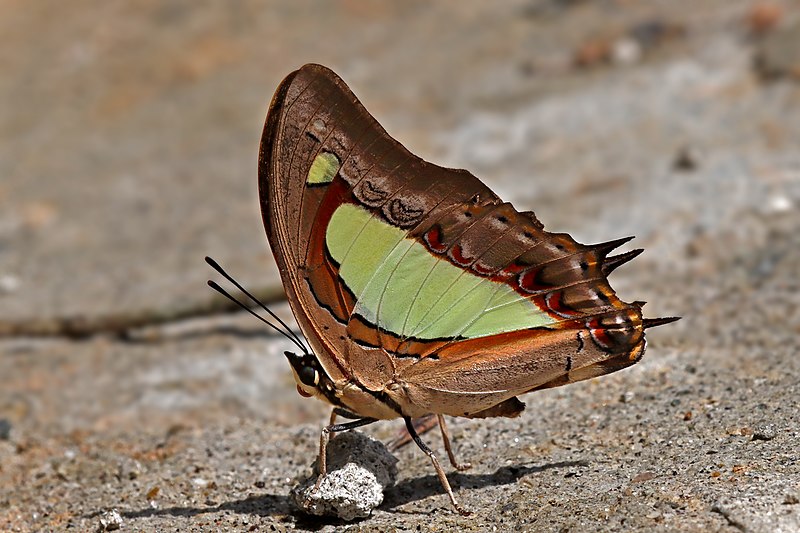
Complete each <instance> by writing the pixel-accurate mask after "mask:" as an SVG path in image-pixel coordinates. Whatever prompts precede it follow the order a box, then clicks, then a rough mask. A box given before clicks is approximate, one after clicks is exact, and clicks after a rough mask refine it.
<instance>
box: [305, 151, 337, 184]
mask: <svg viewBox="0 0 800 533" xmlns="http://www.w3.org/2000/svg"><path fill="white" fill-rule="evenodd" d="M340 165H341V163H339V159H338V158H337V157H336V156H335V155H334V154H332V153H330V152H321V153H320V154H319V155H318V156H317V157H315V158H314V162H313V163H311V168H310V169H309V170H308V177H307V178H306V183H308V184H309V185H320V184H323V183H330V182H331V181H333V178H334V176H336V173H337V172H339V166H340Z"/></svg>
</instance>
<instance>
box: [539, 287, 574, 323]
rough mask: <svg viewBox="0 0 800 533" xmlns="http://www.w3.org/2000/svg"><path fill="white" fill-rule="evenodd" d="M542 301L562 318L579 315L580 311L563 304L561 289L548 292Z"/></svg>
mask: <svg viewBox="0 0 800 533" xmlns="http://www.w3.org/2000/svg"><path fill="white" fill-rule="evenodd" d="M544 302H545V304H546V305H547V308H548V309H549V310H550V311H552V312H553V313H555V314H556V315H558V316H560V317H562V318H574V317H576V316H580V315H581V312H580V311H576V310H574V309H572V308H570V307H567V306H566V305H564V292H563V291H554V292H551V293H548V294H547V296H545V298H544Z"/></svg>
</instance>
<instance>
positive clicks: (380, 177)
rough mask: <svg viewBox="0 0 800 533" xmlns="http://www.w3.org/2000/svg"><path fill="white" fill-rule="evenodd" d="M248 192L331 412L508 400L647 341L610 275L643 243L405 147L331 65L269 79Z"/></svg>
mask: <svg viewBox="0 0 800 533" xmlns="http://www.w3.org/2000/svg"><path fill="white" fill-rule="evenodd" d="M259 194H260V201H261V211H262V215H263V219H264V225H265V228H266V231H267V236H268V238H269V242H270V245H271V247H272V250H273V253H274V255H275V259H276V262H277V264H278V268H279V270H280V273H281V278H282V280H283V283H284V287H285V289H286V293H287V296H288V300H289V303H290V305H291V308H292V311H293V312H294V315H295V318H296V319H297V323H298V325H299V327H300V329H301V330H302V332H303V334H304V335H305V337H306V339H307V340H308V343H309V345H310V347H311V352H312V353H311V354H307V355H308V356H312V355H313V357H314V360H313V361H311V362H308V363H307V364H306V363H302V361H301V359H302V358H301V359H296V358H297V357H301V356H294V357H295V359H293V358H292V357H291V356H290V355H287V356H289V357H290V362H291V363H292V366H293V369H294V371H295V377H296V379H297V381H298V391H300V392H301V394H303V395H304V396H316V397H318V398H320V399H323V400H325V401H327V402H328V403H330V404H332V405H333V406H334V407H335V408H336V409H339V410H340V411H339V412H342V413H348V414H352V415H353V416H357V417H363V419H391V418H399V417H401V418H404V419H405V420H406V422H407V424H408V423H409V420H410V419H412V418H417V417H422V416H425V415H432V414H436V415H451V416H462V417H489V416H517V415H518V414H519V413H520V412H521V411H522V409H523V407H524V405H523V404H522V402H520V401H519V400H518V399H517V396H519V395H522V394H525V393H527V392H531V391H533V390H537V389H542V388H548V387H553V386H559V385H564V384H568V383H572V382H575V381H580V380H583V379H588V378H591V377H595V376H599V375H602V374H606V373H609V372H613V371H616V370H619V369H622V368H625V367H627V366H630V365H632V364H634V363H635V362H637V361H638V360H639V359H640V358H641V356H642V354H643V352H644V348H645V340H644V328H645V327H648V323H647V320H646V319H643V318H642V312H641V304H640V303H625V302H622V301H621V300H620V299H619V298H617V296H616V294H615V293H614V291H613V289H612V288H611V287H610V285H609V284H608V279H607V274H608V273H609V272H610V271H611V270H613V268H616V266H618V265H619V264H622V263H624V262H626V261H628V260H629V259H632V258H633V257H634V256H635V255H638V253H639V251H640V250H636V251H633V252H629V253H627V254H622V255H619V256H614V257H609V256H608V254H609V252H611V250H613V249H614V248H616V247H617V246H619V245H621V244H623V243H624V242H627V240H628V239H621V240H618V241H612V242H609V243H604V244H599V245H583V244H580V243H578V242H576V241H575V240H574V239H572V237H570V236H569V235H567V234H564V233H550V232H547V231H545V230H544V228H543V226H542V224H541V223H540V222H539V221H538V219H537V218H536V216H535V215H534V214H533V213H532V212H519V211H517V210H516V209H515V208H514V207H513V206H512V205H511V204H509V203H504V202H503V201H502V200H500V198H498V197H497V196H496V195H495V194H494V193H493V192H492V191H491V190H490V189H489V188H488V187H487V186H486V185H484V184H483V183H482V182H481V181H480V180H479V179H478V178H476V177H475V176H473V175H472V174H470V173H469V172H467V171H465V170H456V169H448V168H443V167H440V166H437V165H434V164H432V163H428V162H426V161H424V160H422V159H420V158H419V157H417V156H415V155H414V154H412V153H411V152H409V151H408V150H407V149H406V148H404V147H403V146H402V145H401V144H400V143H399V142H397V141H396V140H395V139H393V138H392V137H391V136H389V135H388V134H387V133H386V131H385V130H384V129H383V128H382V127H381V126H380V124H379V123H378V122H377V121H376V120H375V119H374V118H373V117H372V115H370V114H369V113H368V112H367V111H366V109H365V108H364V107H363V106H362V105H361V103H360V102H359V101H358V99H357V98H356V97H355V96H354V95H353V93H352V92H351V91H350V90H349V88H348V87H347V86H346V85H345V83H344V82H343V81H342V80H341V79H340V78H339V77H338V76H337V75H336V74H334V73H333V72H332V71H330V70H329V69H327V68H325V67H322V66H320V65H306V66H304V67H302V68H301V69H299V70H297V71H295V72H294V73H292V74H290V75H289V76H288V77H287V78H286V79H285V80H284V81H283V82H282V83H281V85H280V86H279V88H278V90H277V91H276V93H275V96H274V97H273V100H272V103H271V105H270V111H269V114H268V116H267V121H266V124H265V127H264V134H263V137H262V142H261V149H260V154H259ZM651 325H653V324H651ZM303 357H305V356H303ZM308 365H313V371H314V372H316V374H312V373H311V372H310V371H309V369H308V368H307V366H308ZM314 376H315V377H316V379H312V377H314ZM440 421H441V417H440ZM418 444H419V442H418ZM426 453H427V452H426ZM432 459H434V458H433V457H432ZM434 464H435V466H437V472H438V471H439V467H438V463H436V461H435V459H434ZM442 476H443V474H442V473H441V472H440V478H441V477H442ZM443 483H446V480H445V481H443ZM446 488H447V489H448V492H449V486H446ZM451 497H452V493H451Z"/></svg>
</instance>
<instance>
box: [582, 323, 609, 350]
mask: <svg viewBox="0 0 800 533" xmlns="http://www.w3.org/2000/svg"><path fill="white" fill-rule="evenodd" d="M586 328H587V329H588V330H589V334H591V336H592V339H593V340H594V341H595V342H596V343H597V344H598V345H599V346H600V347H601V348H605V349H606V350H610V349H611V344H612V342H611V339H610V338H609V336H608V333H607V332H606V329H605V328H604V327H602V325H601V323H600V319H599V318H597V317H595V318H592V319H591V320H588V321H587V322H586Z"/></svg>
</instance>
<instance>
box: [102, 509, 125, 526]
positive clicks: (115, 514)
mask: <svg viewBox="0 0 800 533" xmlns="http://www.w3.org/2000/svg"><path fill="white" fill-rule="evenodd" d="M121 527H122V516H120V514H119V511H117V510H116V509H112V510H110V511H106V512H105V513H103V514H102V515H100V526H99V527H98V528H97V530H98V531H116V530H117V529H119V528H121Z"/></svg>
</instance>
